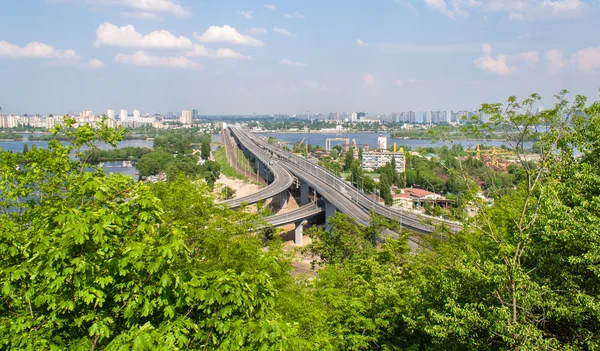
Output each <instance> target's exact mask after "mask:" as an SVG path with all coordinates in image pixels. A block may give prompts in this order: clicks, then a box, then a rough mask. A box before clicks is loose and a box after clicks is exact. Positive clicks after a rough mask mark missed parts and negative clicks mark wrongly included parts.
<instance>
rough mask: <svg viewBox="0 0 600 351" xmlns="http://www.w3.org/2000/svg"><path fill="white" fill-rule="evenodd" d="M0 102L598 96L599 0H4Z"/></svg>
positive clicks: (420, 103) (222, 109)
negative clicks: (563, 90) (534, 95)
mask: <svg viewBox="0 0 600 351" xmlns="http://www.w3.org/2000/svg"><path fill="white" fill-rule="evenodd" d="M0 13H1V14H2V20H1V21H0V106H2V107H3V113H4V114H7V113H15V114H23V113H28V114H35V113H40V114H49V113H53V114H64V113H68V112H74V113H78V112H79V111H81V110H92V111H94V112H95V113H96V114H101V113H105V111H106V110H107V109H113V110H117V111H118V110H121V109H126V110H129V111H132V110H134V109H138V110H141V111H142V113H156V112H162V113H164V112H167V111H180V110H182V109H197V110H198V111H199V113H200V114H202V115H225V114H252V113H256V114H276V113H280V114H297V113H306V112H310V113H315V112H320V113H329V112H344V111H346V112H350V111H367V112H368V113H382V114H383V113H392V112H400V111H408V110H414V111H422V110H423V111H424V110H438V109H439V110H454V111H458V110H476V109H478V108H479V107H480V105H481V104H482V103H493V102H503V101H506V99H507V98H508V97H509V96H511V95H516V96H517V97H519V98H520V99H524V98H526V97H527V96H528V95H529V94H531V93H539V94H541V95H542V96H543V97H544V100H543V101H542V103H541V105H542V106H543V107H550V106H551V104H552V102H553V96H554V95H556V94H557V93H558V92H559V91H560V90H562V89H568V90H569V91H570V92H571V93H572V94H583V95H587V96H588V97H589V98H590V99H591V100H596V99H597V98H598V88H600V20H598V19H599V18H600V16H599V15H600V2H598V1H596V0H343V1H342V0H298V1H295V0H286V1H276V0H266V1H265V0H263V1H254V0H243V1H242V0H204V1H202V0H20V1H7V0H6V1H0Z"/></svg>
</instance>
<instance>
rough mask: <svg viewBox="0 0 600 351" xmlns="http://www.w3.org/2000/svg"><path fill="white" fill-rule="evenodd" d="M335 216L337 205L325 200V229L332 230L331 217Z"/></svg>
mask: <svg viewBox="0 0 600 351" xmlns="http://www.w3.org/2000/svg"><path fill="white" fill-rule="evenodd" d="M333 216H335V206H333V204H332V203H330V202H329V201H327V200H325V223H327V224H326V226H325V230H327V231H329V230H331V224H329V218H330V217H333Z"/></svg>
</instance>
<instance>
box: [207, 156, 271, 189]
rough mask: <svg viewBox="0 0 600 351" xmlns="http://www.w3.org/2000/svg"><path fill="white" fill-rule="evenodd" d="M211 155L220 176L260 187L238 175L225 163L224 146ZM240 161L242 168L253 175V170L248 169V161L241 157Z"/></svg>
mask: <svg viewBox="0 0 600 351" xmlns="http://www.w3.org/2000/svg"><path fill="white" fill-rule="evenodd" d="M213 155H214V157H215V162H216V163H218V164H219V166H220V167H221V174H223V175H224V176H226V177H228V178H235V179H241V180H245V181H250V182H251V183H252V184H256V185H261V184H259V183H257V182H254V181H251V180H250V179H248V178H247V177H246V176H244V175H243V174H240V173H239V172H238V171H237V170H236V169H235V168H233V167H231V166H230V165H229V163H228V162H227V155H226V154H225V147H224V146H221V147H219V148H218V149H217V150H216V151H215V152H214V154H213ZM241 159H243V160H244V161H245V162H246V163H243V162H241ZM241 159H240V163H242V166H244V167H246V166H247V167H248V168H249V169H250V170H251V171H250V173H252V174H254V170H253V169H252V167H250V163H249V162H248V160H247V159H246V158H245V157H242V158H241Z"/></svg>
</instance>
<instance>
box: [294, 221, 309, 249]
mask: <svg viewBox="0 0 600 351" xmlns="http://www.w3.org/2000/svg"><path fill="white" fill-rule="evenodd" d="M306 224H308V221H306V220H303V221H302V222H300V223H296V230H295V232H294V244H295V245H296V246H302V236H303V235H304V226H305V225H306Z"/></svg>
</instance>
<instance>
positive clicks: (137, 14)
mask: <svg viewBox="0 0 600 351" xmlns="http://www.w3.org/2000/svg"><path fill="white" fill-rule="evenodd" d="M121 16H122V17H131V18H140V19H145V20H153V21H162V20H163V17H162V16H161V15H159V14H158V13H153V12H121Z"/></svg>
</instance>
